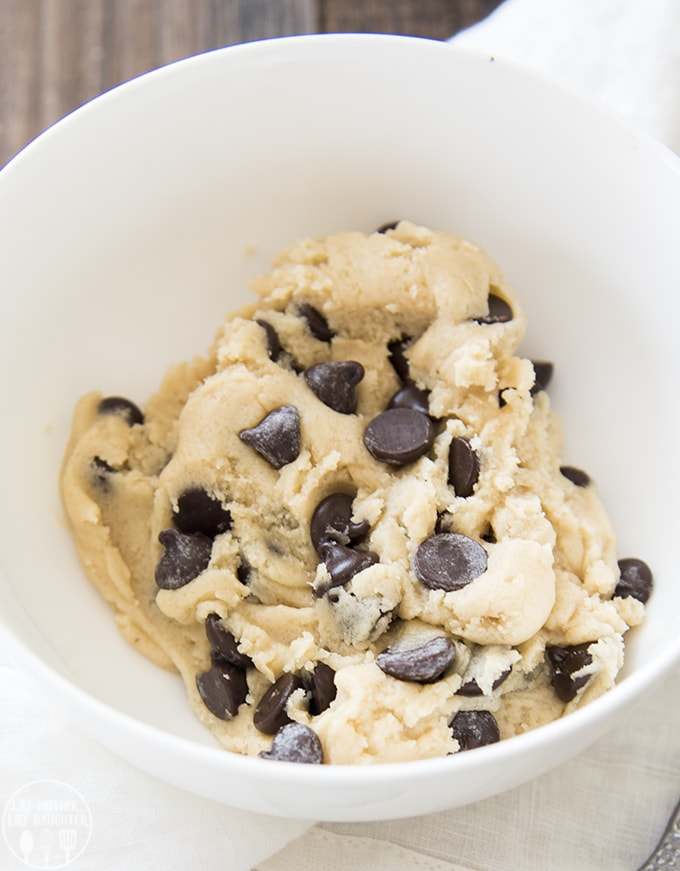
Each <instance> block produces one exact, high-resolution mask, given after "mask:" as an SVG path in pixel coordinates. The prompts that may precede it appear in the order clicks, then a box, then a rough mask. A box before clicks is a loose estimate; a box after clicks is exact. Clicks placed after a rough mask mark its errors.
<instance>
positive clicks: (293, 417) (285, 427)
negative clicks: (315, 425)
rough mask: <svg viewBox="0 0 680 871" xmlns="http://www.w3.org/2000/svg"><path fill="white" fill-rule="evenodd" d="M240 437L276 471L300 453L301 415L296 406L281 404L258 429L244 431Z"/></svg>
mask: <svg viewBox="0 0 680 871" xmlns="http://www.w3.org/2000/svg"><path fill="white" fill-rule="evenodd" d="M239 438H240V439H241V441H242V442H244V443H245V444H247V445H249V446H250V447H251V448H253V449H254V450H256V451H257V452H258V454H260V455H261V456H263V457H264V458H265V460H267V462H268V463H270V464H271V465H272V466H273V467H274V468H275V469H281V468H282V467H283V466H285V465H287V464H288V463H292V462H293V460H296V459H297V458H298V456H299V454H300V414H299V412H298V410H297V408H295V406H294V405H282V406H281V408H276V409H274V411H272V412H270V413H269V414H268V415H267V416H266V417H264V418H263V419H262V420H261V421H260V422H259V423H258V424H257V426H254V427H252V428H251V429H244V430H241V432H240V433H239Z"/></svg>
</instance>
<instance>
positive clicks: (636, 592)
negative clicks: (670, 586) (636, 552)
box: [614, 557, 654, 605]
mask: <svg viewBox="0 0 680 871" xmlns="http://www.w3.org/2000/svg"><path fill="white" fill-rule="evenodd" d="M619 571H620V572H621V578H620V580H619V582H618V584H617V585H616V589H615V590H614V595H615V596H621V598H626V597H627V596H632V597H633V598H634V599H637V600H638V601H640V602H642V603H643V605H644V604H646V603H647V600H648V599H649V597H650V595H651V592H652V587H653V585H654V578H653V576H652V570H651V569H650V568H649V566H648V565H647V563H646V562H643V561H642V560H641V559H636V558H635V557H626V558H625V559H620V560H619Z"/></svg>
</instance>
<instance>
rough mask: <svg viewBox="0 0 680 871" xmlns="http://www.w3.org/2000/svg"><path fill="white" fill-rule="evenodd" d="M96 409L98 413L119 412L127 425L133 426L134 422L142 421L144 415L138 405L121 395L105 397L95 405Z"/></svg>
mask: <svg viewBox="0 0 680 871" xmlns="http://www.w3.org/2000/svg"><path fill="white" fill-rule="evenodd" d="M97 411H98V412H99V414H119V415H120V416H121V417H124V418H125V421H126V423H127V425H128V426H133V424H135V423H144V415H143V414H142V412H141V410H140V409H139V408H138V406H136V405H135V404H134V402H130V400H129V399H125V397H123V396H107V397H105V398H104V399H102V400H101V402H100V403H99V405H98V406H97Z"/></svg>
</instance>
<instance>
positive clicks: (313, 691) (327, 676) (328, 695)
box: [309, 662, 338, 717]
mask: <svg viewBox="0 0 680 871" xmlns="http://www.w3.org/2000/svg"><path fill="white" fill-rule="evenodd" d="M310 684H311V686H310V696H311V697H310V700H309V713H310V714H311V715H312V716H314V717H316V716H317V715H318V714H321V713H323V711H325V710H326V709H327V708H328V707H330V704H331V702H332V701H333V700H334V699H335V697H336V695H337V693H338V690H337V687H336V686H335V670H334V669H332V668H331V667H330V665H326V663H325V662H317V664H316V666H315V667H314V671H313V672H312V677H311V681H310Z"/></svg>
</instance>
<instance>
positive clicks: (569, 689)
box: [545, 641, 593, 702]
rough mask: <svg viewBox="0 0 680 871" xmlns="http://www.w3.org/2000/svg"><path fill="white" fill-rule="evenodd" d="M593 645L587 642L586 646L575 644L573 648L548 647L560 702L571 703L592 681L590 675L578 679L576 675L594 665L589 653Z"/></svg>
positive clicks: (547, 651)
mask: <svg viewBox="0 0 680 871" xmlns="http://www.w3.org/2000/svg"><path fill="white" fill-rule="evenodd" d="M591 644H592V641H587V642H586V643H585V644H574V645H572V646H571V647H561V646H558V645H554V646H551V647H546V649H545V652H546V654H547V656H548V662H549V663H550V666H551V669H552V678H551V682H552V685H553V687H554V689H555V693H556V694H557V698H558V699H560V701H562V702H570V701H571V700H572V699H573V698H574V696H575V695H576V693H577V691H578V690H579V689H580V688H581V687H582V686H583V685H584V684H586V683H587V682H588V680H589V679H590V675H589V674H581V675H577V676H576V677H574V674H575V672H577V671H580V670H581V669H582V668H584V667H585V666H586V665H590V664H591V663H592V661H593V657H592V656H591V655H590V653H588V648H589V647H590V645H591Z"/></svg>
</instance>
